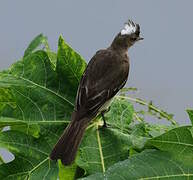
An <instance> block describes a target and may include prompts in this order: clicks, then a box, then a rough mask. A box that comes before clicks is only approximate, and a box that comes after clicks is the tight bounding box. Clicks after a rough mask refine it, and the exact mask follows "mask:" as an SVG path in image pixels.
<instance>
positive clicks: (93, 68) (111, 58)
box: [75, 50, 129, 118]
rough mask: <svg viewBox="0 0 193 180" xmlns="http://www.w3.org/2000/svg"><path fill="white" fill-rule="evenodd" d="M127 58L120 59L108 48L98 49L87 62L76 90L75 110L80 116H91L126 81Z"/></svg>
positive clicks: (94, 114) (127, 70)
mask: <svg viewBox="0 0 193 180" xmlns="http://www.w3.org/2000/svg"><path fill="white" fill-rule="evenodd" d="M128 72H129V62H128V60H127V59H122V60H121V59H120V56H118V55H116V54H115V53H114V52H112V51H110V50H101V51H98V52H97V53H96V54H95V56H94V57H93V58H92V59H91V61H90V62H89V64H88V66H87V68H86V70H85V72H84V74H83V76H82V78H81V81H80V85H79V88H78V92H77V97H76V106H75V110H76V112H78V114H79V116H80V117H79V118H81V117H85V116H88V117H91V118H93V117H94V116H96V114H97V113H98V110H99V109H100V108H101V107H102V105H103V104H104V103H105V102H106V101H108V100H109V99H111V98H112V97H113V96H114V95H115V94H116V93H117V92H118V91H119V90H120V89H121V88H122V87H123V86H124V85H125V83H126V81H127V78H128Z"/></svg>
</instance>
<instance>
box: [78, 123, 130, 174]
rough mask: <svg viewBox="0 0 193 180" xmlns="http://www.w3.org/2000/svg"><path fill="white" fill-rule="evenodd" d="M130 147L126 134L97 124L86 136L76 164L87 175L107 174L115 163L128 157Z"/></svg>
mask: <svg viewBox="0 0 193 180" xmlns="http://www.w3.org/2000/svg"><path fill="white" fill-rule="evenodd" d="M98 128H99V129H98ZM130 145H131V143H130V139H129V137H128V136H127V135H126V134H123V133H121V132H119V131H117V130H114V129H110V128H102V127H100V126H98V125H97V124H95V126H93V127H90V128H89V129H88V130H87V131H86V134H85V135H84V139H83V141H82V143H81V147H80V152H79V156H78V158H77V160H76V163H77V164H78V166H80V167H81V168H83V169H84V170H85V171H86V173H87V174H92V173H96V172H105V171H106V169H108V167H110V166H111V165H113V164H114V163H116V162H118V161H121V160H124V159H126V158H127V157H128V155H129V146H130Z"/></svg>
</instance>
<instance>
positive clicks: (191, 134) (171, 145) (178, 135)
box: [147, 126, 193, 161]
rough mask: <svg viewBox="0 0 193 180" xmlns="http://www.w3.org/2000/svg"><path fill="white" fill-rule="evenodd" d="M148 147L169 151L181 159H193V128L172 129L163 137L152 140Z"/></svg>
mask: <svg viewBox="0 0 193 180" xmlns="http://www.w3.org/2000/svg"><path fill="white" fill-rule="evenodd" d="M147 145H153V146H154V147H156V148H158V149H160V150H162V151H168V152H170V153H172V154H175V156H176V157H179V158H181V157H182V156H189V157H190V158H193V157H191V155H192V154H193V129H192V127H191V126H183V127H179V128H175V129H172V130H170V131H168V132H167V133H164V134H162V135H161V136H158V137H155V138H153V139H150V140H149V141H148V143H147ZM192 161H193V159H192Z"/></svg>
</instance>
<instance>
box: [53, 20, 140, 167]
mask: <svg viewBox="0 0 193 180" xmlns="http://www.w3.org/2000/svg"><path fill="white" fill-rule="evenodd" d="M139 40H143V38H142V37H140V26H139V24H136V23H134V22H133V21H132V20H128V21H127V22H126V23H125V25H124V27H123V28H122V29H121V30H120V32H119V33H118V34H117V35H116V36H115V38H114V40H113V41H112V43H111V45H110V46H109V47H108V48H106V49H101V50H99V51H97V52H96V53H95V55H94V56H93V57H92V58H91V60H90V61H89V63H88V65H87V67H86V69H85V71H84V73H83V75H82V77H81V79H80V83H79V86H78V90H77V95H76V100H75V107H74V111H73V113H72V115H71V121H70V123H69V125H68V126H67V127H66V129H65V130H64V132H63V134H62V135H61V137H60V138H59V140H58V142H57V143H56V145H55V146H54V148H53V150H52V152H51V153H50V159H51V160H58V159H60V160H61V162H62V164H63V165H65V166H67V165H71V164H72V163H73V162H74V160H75V158H76V154H77V151H78V148H79V145H80V143H81V140H82V138H83V135H84V132H85V130H86V128H87V127H88V125H89V124H90V123H91V122H92V120H93V119H94V118H95V117H96V116H98V115H102V118H103V120H104V125H103V126H104V127H107V125H106V121H105V118H104V114H105V112H106V111H107V109H108V107H109V105H110V102H111V101H112V98H113V97H114V96H115V95H116V94H117V93H118V92H119V90H120V89H122V88H123V87H124V85H125V84H126V82H127V79H128V75H129V67H130V65H129V56H128V49H129V48H130V47H131V46H133V45H134V44H135V43H136V42H137V41H139Z"/></svg>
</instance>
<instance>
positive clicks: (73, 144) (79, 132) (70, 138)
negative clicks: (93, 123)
mask: <svg viewBox="0 0 193 180" xmlns="http://www.w3.org/2000/svg"><path fill="white" fill-rule="evenodd" d="M87 125H88V120H87V119H82V120H76V121H75V120H72V121H71V123H70V124H69V125H68V127H67V128H66V129H65V131H64V133H63V134H62V136H61V137H60V139H59V140H58V142H57V143H56V145H55V146H54V148H53V150H52V152H51V154H50V158H51V159H52V160H57V159H61V161H62V164H64V165H70V164H72V162H73V161H74V159H75V157H76V153H77V150H78V147H79V145H80V142H81V140H82V137H83V135H84V131H85V129H86V127H87Z"/></svg>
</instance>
